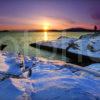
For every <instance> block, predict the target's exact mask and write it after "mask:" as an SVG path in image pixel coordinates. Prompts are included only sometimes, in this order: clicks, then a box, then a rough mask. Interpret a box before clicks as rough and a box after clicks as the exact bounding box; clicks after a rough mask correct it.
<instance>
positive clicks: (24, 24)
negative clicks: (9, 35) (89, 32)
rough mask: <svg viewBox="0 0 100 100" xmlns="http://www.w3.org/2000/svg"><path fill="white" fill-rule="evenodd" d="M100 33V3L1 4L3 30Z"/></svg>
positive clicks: (22, 0)
mask: <svg viewBox="0 0 100 100" xmlns="http://www.w3.org/2000/svg"><path fill="white" fill-rule="evenodd" d="M94 25H97V26H98V28H99V29H100V0H0V30H29V29H66V28H72V27H83V28H93V27H94Z"/></svg>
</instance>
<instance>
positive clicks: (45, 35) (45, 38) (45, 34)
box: [44, 31, 48, 41]
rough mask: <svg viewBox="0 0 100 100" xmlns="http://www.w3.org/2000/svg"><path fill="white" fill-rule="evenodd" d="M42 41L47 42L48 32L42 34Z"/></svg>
mask: <svg viewBox="0 0 100 100" xmlns="http://www.w3.org/2000/svg"><path fill="white" fill-rule="evenodd" d="M44 40H45V41H47V40H48V32H47V31H45V32H44Z"/></svg>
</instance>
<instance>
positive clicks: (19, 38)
mask: <svg viewBox="0 0 100 100" xmlns="http://www.w3.org/2000/svg"><path fill="white" fill-rule="evenodd" d="M84 34H87V33H84V32H83V33H82V32H81V33H75V32H74V33H72V32H68V33H67V32H62V33H61V32H0V44H1V43H6V44H7V45H8V46H7V47H6V48H5V51H9V52H14V53H18V52H21V53H23V54H24V55H28V56H37V57H44V58H47V59H55V60H67V58H66V57H65V56H61V55H58V54H55V53H51V52H48V51H44V50H39V49H36V48H33V47H30V46H29V44H30V43H34V42H38V41H47V40H55V39H57V38H58V37H60V36H67V37H74V38H78V37H80V36H81V35H84Z"/></svg>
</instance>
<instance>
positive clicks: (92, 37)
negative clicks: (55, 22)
mask: <svg viewBox="0 0 100 100" xmlns="http://www.w3.org/2000/svg"><path fill="white" fill-rule="evenodd" d="M31 46H33V47H36V48H41V49H44V50H48V51H52V52H55V53H62V54H63V52H64V54H66V55H65V56H68V57H69V58H71V59H72V60H73V59H74V58H75V59H77V60H78V57H80V58H82V57H83V62H84V60H85V59H86V60H85V61H88V60H89V61H90V62H100V34H99V33H95V34H88V35H84V36H81V37H80V38H79V39H74V38H67V37H63V36H62V37H60V38H58V39H57V40H54V41H47V42H37V43H33V44H31Z"/></svg>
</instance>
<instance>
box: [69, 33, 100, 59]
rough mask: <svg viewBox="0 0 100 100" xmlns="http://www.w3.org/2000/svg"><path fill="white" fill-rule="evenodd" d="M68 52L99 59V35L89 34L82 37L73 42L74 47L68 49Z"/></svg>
mask: <svg viewBox="0 0 100 100" xmlns="http://www.w3.org/2000/svg"><path fill="white" fill-rule="evenodd" d="M68 51H69V52H73V53H77V54H82V55H86V56H89V57H96V58H100V34H99V33H98V34H90V35H89V36H87V35H86V36H83V37H81V38H80V39H78V40H77V41H75V42H74V47H71V48H69V50H68Z"/></svg>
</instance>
